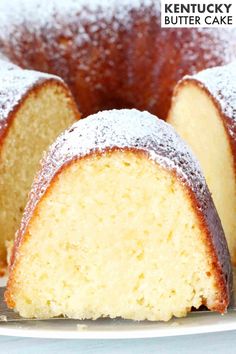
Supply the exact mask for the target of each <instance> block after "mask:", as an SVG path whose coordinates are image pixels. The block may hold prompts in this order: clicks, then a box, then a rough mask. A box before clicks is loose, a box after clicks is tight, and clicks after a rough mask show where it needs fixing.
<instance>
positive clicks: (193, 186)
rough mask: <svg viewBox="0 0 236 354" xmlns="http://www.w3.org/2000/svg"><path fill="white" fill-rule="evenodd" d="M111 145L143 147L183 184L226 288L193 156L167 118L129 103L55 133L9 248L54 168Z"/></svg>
mask: <svg viewBox="0 0 236 354" xmlns="http://www.w3.org/2000/svg"><path fill="white" fill-rule="evenodd" d="M114 149H119V150H122V151H126V150H131V151H134V152H135V151H136V152H139V151H141V152H144V153H145V154H146V156H147V158H149V159H150V160H152V161H153V162H155V163H158V164H160V165H161V166H163V167H164V168H166V169H168V170H170V171H172V172H173V173H175V175H177V177H178V178H180V180H181V181H182V183H183V184H184V185H186V186H187V189H188V190H189V193H190V196H191V199H192V201H193V205H194V207H195V208H196V210H197V213H198V215H199V217H200V220H201V223H202V227H203V228H204V229H205V230H206V231H207V234H208V240H207V242H208V244H209V246H210V248H211V250H212V256H213V258H214V257H215V262H216V268H217V267H218V268H219V270H220V272H221V271H222V272H223V273H224V276H225V278H226V282H227V284H228V287H229V291H230V292H231V290H232V289H231V287H232V283H231V265H230V257H229V253H228V248H227V244H226V240H225V237H224V233H223V230H222V226H221V223H220V220H219V217H218V215H217V212H216V210H215V207H214V205H213V202H212V199H211V196H210V193H209V191H208V188H207V185H206V182H205V179H204V177H203V175H202V172H201V170H200V167H199V164H198V162H197V160H196V159H195V157H194V156H193V155H192V153H191V152H190V150H189V149H188V147H187V146H186V145H185V144H184V142H183V141H182V140H181V139H180V137H179V136H178V135H177V134H176V133H175V131H174V129H173V128H172V127H171V126H170V125H169V124H167V123H165V122H163V121H161V120H159V119H157V118H156V117H154V116H152V115H151V114H150V113H148V112H140V111H137V110H135V109H132V110H125V109H124V110H112V111H103V112H99V113H97V114H95V115H92V116H90V117H88V118H86V119H84V120H80V121H78V122H76V123H75V124H74V125H73V126H72V127H71V128H70V129H69V130H67V131H66V132H64V133H63V134H61V135H60V136H59V137H58V139H57V140H56V142H55V143H54V144H53V145H52V146H51V148H50V149H49V152H48V153H47V155H46V156H45V157H44V159H43V160H42V162H41V165H42V168H41V171H40V172H39V174H38V175H37V177H36V179H35V181H34V184H33V187H32V191H31V194H30V198H29V202H28V204H27V206H26V210H25V213H24V217H23V220H22V224H21V227H20V230H19V232H18V238H17V242H16V243H15V251H17V247H18V245H19V244H20V242H21V238H22V237H23V235H24V233H25V232H26V229H27V226H28V223H29V221H30V219H31V217H32V215H33V213H34V211H35V208H36V206H37V204H38V202H39V201H40V199H41V198H42V197H43V195H44V193H45V192H46V191H47V189H49V188H50V185H52V181H53V179H54V178H55V177H56V176H57V174H58V173H59V172H60V171H61V170H62V169H63V168H64V167H65V166H66V165H67V164H69V163H70V162H72V161H73V160H77V159H80V158H84V157H86V156H90V155H92V154H95V155H96V154H103V153H105V152H106V151H112V150H114ZM190 237H191V235H190ZM13 262H14V256H13V259H12V263H13Z"/></svg>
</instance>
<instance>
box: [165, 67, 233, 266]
mask: <svg viewBox="0 0 236 354" xmlns="http://www.w3.org/2000/svg"><path fill="white" fill-rule="evenodd" d="M168 122H169V123H170V124H172V125H173V126H174V128H175V129H176V130H177V132H178V133H179V134H180V135H181V137H182V138H183V139H184V140H185V141H186V142H187V143H188V144H189V146H190V147H191V148H192V150H193V152H194V153H195V155H196V157H197V158H198V160H199V162H200V165H201V168H202V170H203V173H204V176H205V178H206V181H207V184H208V187H209V189H210V191H211V193H212V197H213V200H214V203H215V206H216V209H217V211H218V213H219V216H220V219H221V222H222V225H223V228H224V231H225V235H226V238H227V241H228V246H229V250H230V254H231V257H232V261H233V263H234V265H236V178H235V172H236V169H235V166H236V62H234V63H232V64H230V65H227V66H222V67H216V68H212V69H207V70H204V71H202V72H200V73H198V74H197V75H195V76H187V77H185V78H184V79H183V80H182V81H180V83H179V84H178V85H177V87H176V88H175V93H174V97H173V99H172V106H171V110H170V112H169V118H168Z"/></svg>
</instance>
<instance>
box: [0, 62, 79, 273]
mask: <svg viewBox="0 0 236 354" xmlns="http://www.w3.org/2000/svg"><path fill="white" fill-rule="evenodd" d="M76 118H78V111H77V106H76V104H75V103H74V100H73V98H72V96H71V93H70V91H69V89H68V88H67V86H66V85H65V84H64V83H63V81H62V80H61V79H59V78H58V77H55V76H53V75H48V74H43V73H39V72H36V71H30V70H22V69H20V68H19V67H17V66H16V65H13V64H10V63H9V62H6V61H4V60H2V59H0V144H1V150H0V154H1V160H0V273H1V274H3V273H4V270H5V266H6V247H5V241H6V240H10V239H13V238H14V235H15V232H16V230H17V228H18V226H19V224H20V220H21V217H22V213H23V210H24V207H25V204H26V201H27V197H28V193H29V191H30V187H31V184H32V181H33V177H34V174H35V173H36V171H37V169H38V167H39V160H40V158H41V155H42V152H43V151H44V150H45V149H46V148H47V147H48V145H49V144H51V143H52V142H53V141H54V139H55V138H56V137H57V136H58V134H59V133H61V132H62V131H63V130H64V129H66V128H67V127H68V126H70V125H71V124H72V123H73V122H74V121H75V120H76Z"/></svg>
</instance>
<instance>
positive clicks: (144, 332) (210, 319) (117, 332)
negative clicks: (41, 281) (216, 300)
mask: <svg viewBox="0 0 236 354" xmlns="http://www.w3.org/2000/svg"><path fill="white" fill-rule="evenodd" d="M2 285H3V284H0V286H2ZM230 330H236V311H235V310H234V311H229V312H228V313H227V314H225V315H223V316H222V315H219V314H216V313H210V312H194V313H191V314H189V315H188V316H187V317H185V318H181V319H173V320H171V321H169V322H167V323H164V322H148V321H143V322H134V321H126V320H121V319H115V320H111V319H100V320H96V321H88V320H87V321H78V320H63V319H62V320H47V321H36V320H32V321H25V322H24V321H22V322H1V323H0V335H6V336H19V337H35V338H36V337H37V338H61V339H62V338H64V339H65V338H68V339H69V338H80V339H118V338H120V339H122V338H123V339H124V338H154V337H168V336H179V335H187V334H199V333H210V332H222V331H230Z"/></svg>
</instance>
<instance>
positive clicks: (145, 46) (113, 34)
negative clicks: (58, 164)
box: [0, 0, 236, 118]
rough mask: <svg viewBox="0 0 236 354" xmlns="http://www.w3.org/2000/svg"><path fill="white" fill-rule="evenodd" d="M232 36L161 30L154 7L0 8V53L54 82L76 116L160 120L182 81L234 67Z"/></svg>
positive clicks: (23, 0) (79, 1)
mask: <svg viewBox="0 0 236 354" xmlns="http://www.w3.org/2000/svg"><path fill="white" fill-rule="evenodd" d="M235 43H236V28H210V29H209V28H205V29H202V28H161V19H160V0H135V1H134V0H119V1H118V0H107V1H100V0H66V1H65V0H60V1H58V0H50V1H48V0H34V1H29V0H11V1H9V0H1V1H0V51H1V52H2V53H4V54H5V55H6V56H7V57H8V58H9V60H11V61H12V62H14V63H15V64H17V65H19V66H21V67H23V68H27V69H36V70H40V71H44V72H49V73H52V74H56V75H58V76H60V77H62V78H63V79H64V80H65V81H66V83H67V84H68V85H69V87H70V89H71V90H72V92H73V94H74V97H75V99H76V101H77V103H78V105H79V109H80V111H81V112H82V113H83V116H86V115H88V114H91V113H94V112H97V111H99V110H102V109H111V108H124V107H126V108H131V107H135V108H139V109H141V110H148V111H149V112H151V113H154V114H156V115H157V116H158V117H161V118H166V116H167V112H168V108H169V106H170V98H171V94H172V89H173V87H174V86H175V84H176V83H177V81H178V80H179V79H181V78H182V77H183V76H184V75H185V74H193V73H196V72H198V71H200V70H202V69H205V68H208V67H212V66H216V65H222V64H227V63H229V62H230V61H232V60H234V59H236V45H235Z"/></svg>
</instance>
